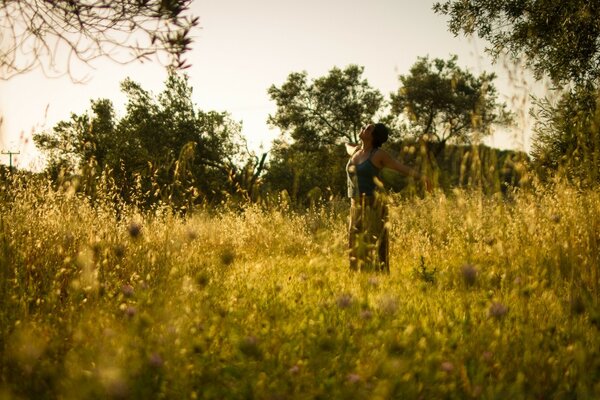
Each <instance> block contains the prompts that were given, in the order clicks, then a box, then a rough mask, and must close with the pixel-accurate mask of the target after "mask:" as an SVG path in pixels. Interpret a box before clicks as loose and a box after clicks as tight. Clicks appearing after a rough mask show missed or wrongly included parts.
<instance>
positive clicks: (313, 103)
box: [268, 65, 383, 147]
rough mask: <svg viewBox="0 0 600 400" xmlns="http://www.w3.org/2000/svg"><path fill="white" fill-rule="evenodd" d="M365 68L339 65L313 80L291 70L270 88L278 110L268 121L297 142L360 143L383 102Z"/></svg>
mask: <svg viewBox="0 0 600 400" xmlns="http://www.w3.org/2000/svg"><path fill="white" fill-rule="evenodd" d="M363 71H364V68H363V67H359V66H357V65H350V66H348V67H346V68H345V69H340V68H337V67H336V68H333V69H331V71H329V73H328V74H327V75H326V76H323V77H320V78H317V79H314V80H312V81H310V82H309V81H308V80H307V78H308V76H307V73H306V72H294V73H291V74H290V75H289V76H288V78H287V80H286V82H285V83H283V84H282V85H281V87H277V86H275V85H273V86H271V87H270V88H269V91H268V93H269V96H270V97H271V100H273V101H275V104H276V106H277V111H276V112H275V114H274V115H271V116H269V119H268V122H269V123H270V124H271V125H273V126H276V127H278V128H279V129H281V131H282V132H284V133H285V134H287V135H289V137H290V138H291V139H292V140H293V141H294V142H295V143H297V144H298V145H300V144H301V145H306V146H309V147H311V146H312V147H319V146H323V145H331V144H333V143H336V142H339V141H340V140H346V141H351V142H357V141H358V138H357V136H356V135H357V134H358V132H359V131H360V128H361V127H362V126H364V125H365V124H367V123H369V122H370V121H372V120H373V118H374V117H375V115H376V114H377V112H378V111H379V110H380V108H381V106H382V104H383V96H382V95H381V93H380V92H379V91H378V90H376V89H373V88H372V87H371V86H370V85H369V83H368V81H367V80H366V79H364V78H363V77H362V73H363Z"/></svg>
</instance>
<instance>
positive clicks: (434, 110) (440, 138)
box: [391, 56, 511, 148]
mask: <svg viewBox="0 0 600 400" xmlns="http://www.w3.org/2000/svg"><path fill="white" fill-rule="evenodd" d="M456 61H457V56H452V57H451V58H450V59H449V60H448V61H444V60H442V59H439V58H437V59H435V60H429V58H428V57H422V58H419V59H418V60H417V62H416V63H415V64H414V65H413V66H412V67H411V69H410V72H409V74H407V75H401V76H400V77H399V79H400V83H401V86H400V88H399V89H398V91H397V92H396V93H393V94H392V95H391V110H392V113H393V115H394V117H397V118H404V119H405V120H406V121H407V125H408V126H407V129H408V131H409V132H411V133H412V134H413V135H414V136H416V137H423V136H426V137H427V138H428V139H429V140H432V141H434V142H437V143H439V144H440V145H441V146H440V147H441V148H443V146H444V145H445V144H446V142H448V141H451V142H455V143H458V144H464V143H471V142H472V140H473V137H474V136H475V135H476V134H479V135H482V136H483V135H487V134H489V133H490V128H491V127H492V126H493V125H495V124H508V123H510V122H511V115H510V113H509V112H508V111H507V110H506V105H505V104H503V103H499V102H498V101H497V98H498V94H497V92H496V88H495V87H494V85H493V81H494V79H495V75H494V74H487V73H485V72H484V73H482V74H481V75H480V76H479V77H475V76H474V75H473V74H471V73H470V72H469V71H467V70H463V69H461V68H459V67H458V65H457V63H456Z"/></svg>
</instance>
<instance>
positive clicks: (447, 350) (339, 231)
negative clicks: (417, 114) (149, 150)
mask: <svg viewBox="0 0 600 400" xmlns="http://www.w3.org/2000/svg"><path fill="white" fill-rule="evenodd" d="M534 187H535V186H534ZM3 189H4V190H3V193H4V194H3V199H2V203H1V205H0V210H1V212H0V249H1V253H0V278H1V280H0V301H1V305H2V307H0V330H1V331H0V397H3V398H35V399H44V398H65V399H82V398H168V399H182V398H201V399H223V398H232V399H233V398H259V399H275V398H322V399H326V398H327V399H328V398H348V399H362V398H364V399H377V398H381V399H385V398H423V399H431V398H460V399H462V398H486V399H490V398H491V399H507V398H511V399H519V398H523V399H525V398H527V399H529V398H568V399H571V398H583V399H585V398H598V397H600V384H599V383H598V382H600V350H599V349H600V335H599V333H598V329H599V328H600V313H599V312H600V308H599V306H598V298H599V294H598V268H599V265H600V259H599V257H600V256H599V254H600V252H599V251H598V242H599V240H600V194H598V193H597V192H594V191H578V190H576V189H573V188H572V187H568V186H563V185H560V184H557V185H555V186H553V187H548V186H546V187H544V188H541V187H540V188H537V190H531V191H515V192H513V193H510V194H509V195H508V196H505V197H500V196H498V197H493V196H492V197H490V196H484V195H482V194H481V193H478V192H477V191H460V190H457V191H455V192H452V193H449V194H446V195H445V194H442V193H437V194H435V195H431V196H427V197H425V198H422V199H415V198H411V199H406V198H401V197H392V198H391V199H390V204H391V207H390V224H391V226H390V228H391V233H392V234H391V256H392V258H391V273H390V274H389V275H378V274H370V273H352V272H350V271H349V269H348V262H347V255H346V223H347V220H346V214H347V211H348V207H347V205H346V204H345V202H343V201H339V202H338V201H331V202H328V203H324V204H322V205H320V206H316V207H313V208H312V209H310V210H307V211H305V212H298V211H294V210H291V209H290V208H289V207H288V206H287V205H286V204H285V203H282V204H280V205H279V206H272V207H270V208H268V209H267V208H263V207H260V206H257V205H248V206H246V207H243V208H236V209H233V208H232V209H230V210H228V209H227V208H226V207H223V208H222V209H219V210H211V209H199V210H196V211H195V212H194V213H192V214H190V215H188V216H186V217H183V216H178V215H176V214H174V213H172V212H170V210H169V209H168V208H167V207H164V208H160V207H159V208H156V209H155V210H153V211H152V212H145V213H141V212H139V211H138V210H136V209H135V208H134V207H127V206H123V207H120V208H119V213H115V211H114V204H112V203H110V202H108V201H107V202H106V203H102V204H95V205H94V206H91V205H90V202H89V201H88V200H87V199H86V198H84V197H81V196H80V195H79V194H77V193H76V191H74V190H72V189H69V188H67V189H64V190H59V191H54V190H52V189H50V187H49V185H46V184H45V183H29V184H26V185H23V184H22V183H20V182H10V183H7V184H5V187H4V188H3ZM117 215H118V218H117Z"/></svg>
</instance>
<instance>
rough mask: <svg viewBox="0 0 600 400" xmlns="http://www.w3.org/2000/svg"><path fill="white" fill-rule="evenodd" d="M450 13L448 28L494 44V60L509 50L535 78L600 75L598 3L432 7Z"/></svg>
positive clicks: (459, 2) (502, 0)
mask: <svg viewBox="0 0 600 400" xmlns="http://www.w3.org/2000/svg"><path fill="white" fill-rule="evenodd" d="M433 9H434V11H435V12H436V13H440V14H445V15H448V16H450V21H449V28H450V31H451V32H452V33H454V34H455V35H457V34H459V33H460V32H462V33H464V34H466V35H471V34H474V33H477V35H478V36H479V37H481V38H483V39H486V40H488V41H489V42H490V46H489V47H487V48H486V51H487V52H488V53H490V54H491V55H492V56H493V57H494V58H497V57H498V56H499V55H501V54H503V53H505V52H507V53H508V54H509V55H511V56H512V57H514V58H517V59H520V58H521V57H522V56H525V61H526V63H527V65H528V66H529V67H531V68H532V69H533V71H534V72H535V73H536V75H537V77H538V78H539V77H541V76H543V75H546V74H547V75H548V76H550V78H551V79H552V81H553V82H554V83H555V84H556V85H562V84H565V83H575V84H583V83H585V82H595V81H597V79H598V78H599V77H600V46H598V42H599V41H600V23H599V21H600V4H599V3H598V2H597V1H587V0H563V1H555V0H541V1H540V0H535V1H534V0H519V1H515V0H477V1H463V0H446V1H443V2H438V3H436V4H435V5H434V7H433Z"/></svg>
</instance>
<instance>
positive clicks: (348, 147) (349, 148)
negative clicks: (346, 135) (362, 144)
mask: <svg viewBox="0 0 600 400" xmlns="http://www.w3.org/2000/svg"><path fill="white" fill-rule="evenodd" d="M344 144H345V145H346V153H348V155H349V156H351V155H353V154H354V153H356V150H357V148H358V145H357V144H354V143H344Z"/></svg>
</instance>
